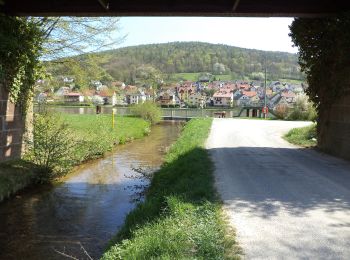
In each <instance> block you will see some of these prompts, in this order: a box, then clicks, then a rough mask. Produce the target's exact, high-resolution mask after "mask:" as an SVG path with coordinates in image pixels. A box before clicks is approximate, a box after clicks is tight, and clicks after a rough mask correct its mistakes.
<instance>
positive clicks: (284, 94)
mask: <svg viewBox="0 0 350 260" xmlns="http://www.w3.org/2000/svg"><path fill="white" fill-rule="evenodd" d="M281 96H282V97H284V98H285V99H286V101H287V102H288V103H294V102H295V97H296V95H295V93H294V92H292V91H282V93H281Z"/></svg>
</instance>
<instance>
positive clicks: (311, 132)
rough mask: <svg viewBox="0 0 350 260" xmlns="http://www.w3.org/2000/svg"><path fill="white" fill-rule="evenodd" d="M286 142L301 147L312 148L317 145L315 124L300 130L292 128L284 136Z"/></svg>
mask: <svg viewBox="0 0 350 260" xmlns="http://www.w3.org/2000/svg"><path fill="white" fill-rule="evenodd" d="M284 139H286V140H287V141H288V142H290V143H292V144H296V145H300V146H303V147H312V146H315V145H316V144H317V130H316V124H312V125H310V126H305V127H301V128H293V129H292V130H290V131H289V132H288V133H287V134H286V135H285V136H284Z"/></svg>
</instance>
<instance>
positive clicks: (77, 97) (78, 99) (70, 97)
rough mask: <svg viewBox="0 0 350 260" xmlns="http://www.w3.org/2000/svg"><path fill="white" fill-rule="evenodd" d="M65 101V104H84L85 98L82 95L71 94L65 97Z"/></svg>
mask: <svg viewBox="0 0 350 260" xmlns="http://www.w3.org/2000/svg"><path fill="white" fill-rule="evenodd" d="M63 100H64V102H69V103H74V102H76V103H78V102H84V100H85V98H84V96H83V95H82V94H80V93H74V92H70V93H67V94H64V95H63Z"/></svg>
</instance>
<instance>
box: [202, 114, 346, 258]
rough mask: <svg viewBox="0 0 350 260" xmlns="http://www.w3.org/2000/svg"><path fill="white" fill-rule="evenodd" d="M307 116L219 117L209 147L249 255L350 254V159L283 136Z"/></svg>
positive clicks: (232, 218) (224, 196)
mask: <svg viewBox="0 0 350 260" xmlns="http://www.w3.org/2000/svg"><path fill="white" fill-rule="evenodd" d="M307 124H308V123H305V122H287V121H263V120H243V119H215V120H214V121H213V125H212V129H211V132H210V135H209V138H208V140H207V149H209V151H210V154H211V156H212V159H213V160H214V162H215V167H216V169H215V179H216V186H217V189H218V191H219V193H220V195H221V198H222V200H223V201H224V205H225V210H226V212H227V214H228V216H229V220H230V221H231V223H232V225H233V226H234V227H235V229H236V232H237V239H238V242H239V244H240V246H241V247H242V249H243V252H244V257H243V258H245V259H350V162H347V161H344V160H341V159H338V158H335V157H331V156H328V155H325V154H322V153H319V152H317V151H314V150H312V149H302V148H298V147H296V146H293V145H291V144H289V143H288V142H286V141H284V140H283V139H282V138H281V136H282V135H283V134H284V133H286V132H287V131H288V130H289V129H291V128H294V127H301V126H304V125H307ZM349 145H350V144H349Z"/></svg>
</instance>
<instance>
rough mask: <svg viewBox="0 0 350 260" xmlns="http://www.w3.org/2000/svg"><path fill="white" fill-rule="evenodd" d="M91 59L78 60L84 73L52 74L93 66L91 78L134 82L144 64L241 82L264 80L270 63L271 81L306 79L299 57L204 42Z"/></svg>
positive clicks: (142, 47)
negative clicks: (205, 73)
mask: <svg viewBox="0 0 350 260" xmlns="http://www.w3.org/2000/svg"><path fill="white" fill-rule="evenodd" d="M257 40H258V39H257ZM88 56H89V57H90V58H89V62H90V63H91V61H93V64H92V65H91V64H88V65H86V64H85V65H84V63H87V55H82V56H79V57H75V59H76V61H77V63H81V64H80V65H81V68H80V70H79V69H75V71H72V68H70V67H69V66H68V67H64V65H55V67H53V66H52V65H50V66H49V67H50V70H51V72H52V74H53V75H54V76H57V75H59V74H71V75H75V74H76V73H79V71H84V70H87V69H89V68H87V67H89V66H90V67H91V68H90V70H91V73H90V76H91V75H92V74H96V73H95V72H96V71H98V73H97V75H93V77H95V78H94V79H96V77H99V75H100V77H104V78H105V79H110V78H112V79H113V80H119V81H124V82H127V83H130V82H132V81H133V80H134V78H135V77H136V76H137V70H138V68H139V67H140V66H144V65H147V66H151V67H153V68H155V69H157V70H158V71H160V72H161V73H163V74H165V75H168V76H169V75H174V74H176V73H197V72H209V73H212V74H216V75H220V74H224V75H232V78H237V79H243V78H249V79H261V77H263V75H264V74H263V73H264V68H265V61H266V64H267V75H268V78H269V79H270V80H277V79H281V78H283V79H295V80H300V79H302V78H303V75H302V73H301V72H300V70H299V65H298V56H297V55H296V54H291V53H286V52H272V51H261V50H254V49H244V48H238V47H233V46H228V45H223V44H210V43H203V42H172V43H163V44H147V45H139V46H133V47H125V48H119V49H115V50H110V51H105V52H100V53H95V54H92V55H88ZM70 66H71V65H70ZM92 68H93V69H92ZM93 72H94V73H93ZM87 76H89V74H87ZM168 78H170V77H168Z"/></svg>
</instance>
